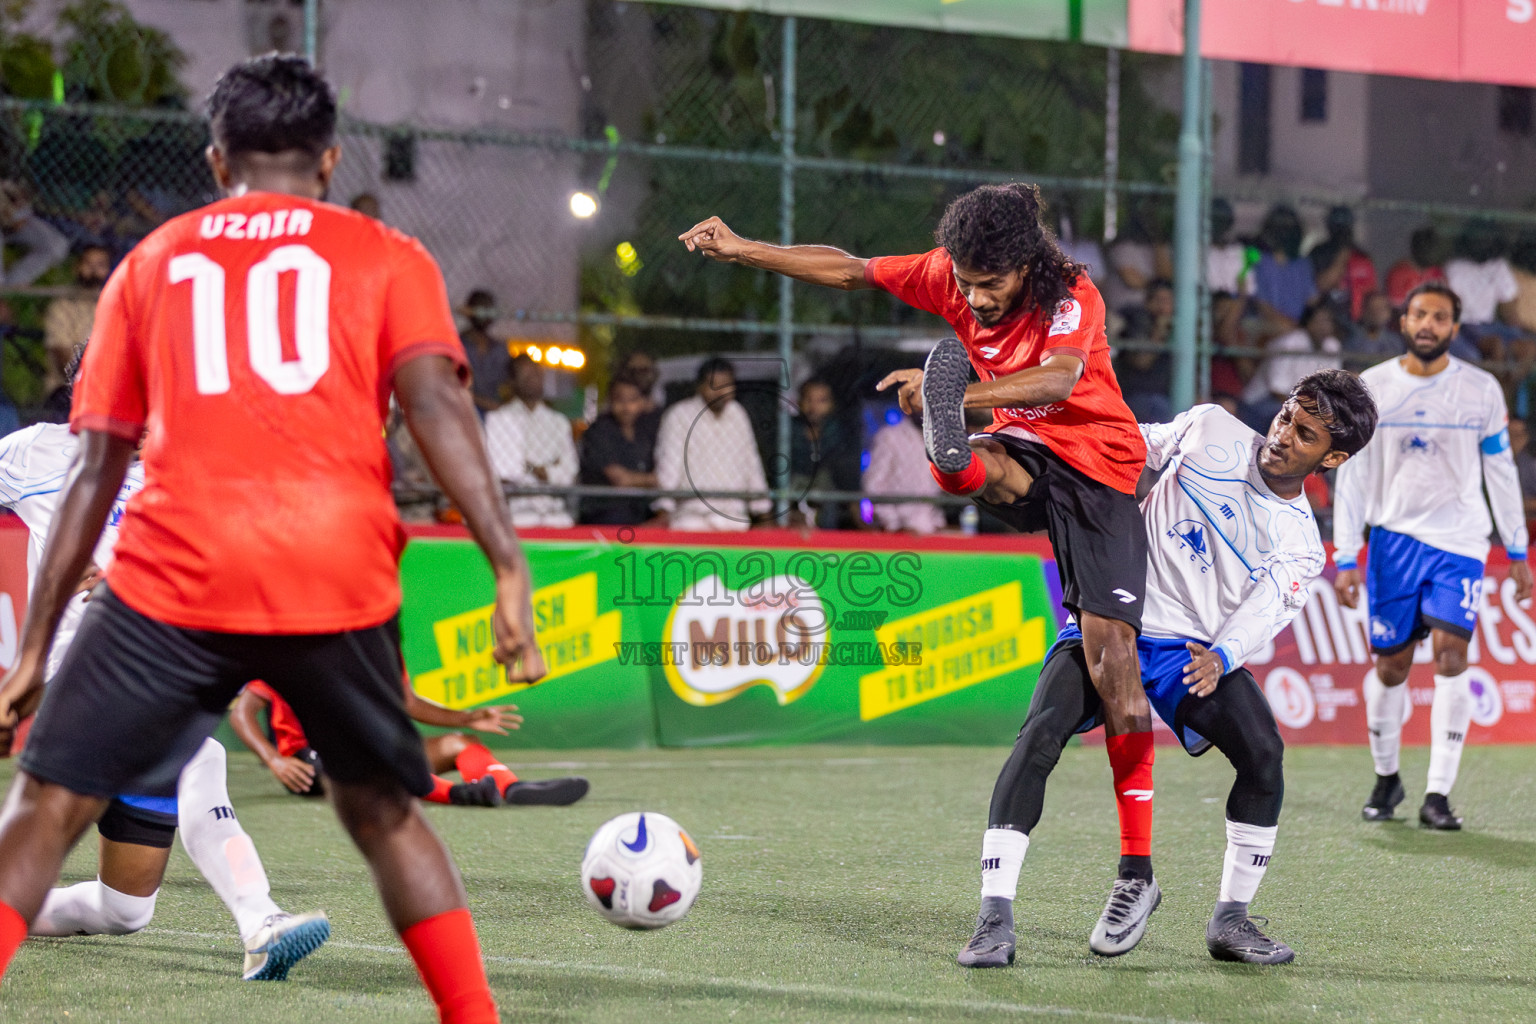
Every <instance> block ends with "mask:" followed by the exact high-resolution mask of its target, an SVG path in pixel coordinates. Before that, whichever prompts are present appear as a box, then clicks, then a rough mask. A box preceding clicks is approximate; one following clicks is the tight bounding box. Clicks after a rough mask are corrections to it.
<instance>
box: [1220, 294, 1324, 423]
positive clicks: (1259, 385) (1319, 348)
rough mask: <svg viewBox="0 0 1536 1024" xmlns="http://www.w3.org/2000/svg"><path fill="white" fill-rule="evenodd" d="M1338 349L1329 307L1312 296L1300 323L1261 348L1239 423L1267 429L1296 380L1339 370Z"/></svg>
mask: <svg viewBox="0 0 1536 1024" xmlns="http://www.w3.org/2000/svg"><path fill="white" fill-rule="evenodd" d="M1342 351H1343V346H1342V345H1340V344H1339V339H1338V333H1337V329H1336V325H1335V324H1334V320H1333V307H1332V306H1331V305H1329V303H1328V302H1327V300H1326V299H1322V298H1320V297H1319V298H1316V299H1314V300H1313V301H1312V302H1311V303H1310V304H1309V305H1308V306H1307V307H1306V309H1304V310H1302V313H1301V326H1299V327H1297V328H1296V329H1295V330H1294V331H1289V332H1287V333H1285V334H1282V335H1280V336H1279V337H1277V338H1272V339H1270V342H1269V344H1268V345H1266V346H1265V347H1264V361H1263V362H1262V363H1260V364H1259V371H1258V372H1257V373H1255V374H1254V375H1253V379H1252V380H1250V381H1249V382H1248V387H1247V389H1246V390H1244V392H1243V406H1244V415H1243V417H1242V419H1243V422H1245V423H1247V424H1248V425H1249V426H1250V427H1252V428H1253V429H1254V430H1258V431H1259V432H1260V433H1262V432H1264V431H1266V430H1268V429H1269V424H1270V422H1271V421H1272V420H1273V419H1274V418H1275V414H1276V413H1278V412H1279V411H1280V407H1281V406H1282V405H1284V404H1285V400H1286V398H1287V397H1289V396H1290V393H1291V388H1293V387H1295V386H1296V382H1297V381H1299V380H1301V378H1303V377H1305V376H1306V375H1307V374H1309V373H1314V372H1316V371H1318V370H1337V369H1340V368H1341V366H1342V364H1343V360H1342V359H1341V358H1340V353H1341V352H1342Z"/></svg>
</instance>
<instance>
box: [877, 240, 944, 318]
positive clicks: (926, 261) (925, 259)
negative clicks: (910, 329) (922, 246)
mask: <svg viewBox="0 0 1536 1024" xmlns="http://www.w3.org/2000/svg"><path fill="white" fill-rule="evenodd" d="M864 280H865V281H867V282H869V283H870V284H871V285H873V286H874V287H876V288H879V289H881V290H882V291H887V292H890V293H891V294H892V295H894V296H896V297H897V298H898V299H900V300H901V301H902V302H905V303H906V304H907V305H909V306H913V307H916V308H917V309H922V310H927V311H928V312H929V313H937V314H938V315H939V316H943V315H944V314H945V313H946V312H947V311H948V310H949V309H950V307H951V306H953V305H954V300H955V298H956V297H957V296H958V289H957V288H956V286H955V278H954V263H953V262H952V261H951V260H950V258H949V253H948V252H947V251H945V250H944V249H933V250H931V251H929V252H925V253H918V254H917V255H915V256H877V257H875V258H874V259H872V260H869V261H867V262H866V263H865V264H864Z"/></svg>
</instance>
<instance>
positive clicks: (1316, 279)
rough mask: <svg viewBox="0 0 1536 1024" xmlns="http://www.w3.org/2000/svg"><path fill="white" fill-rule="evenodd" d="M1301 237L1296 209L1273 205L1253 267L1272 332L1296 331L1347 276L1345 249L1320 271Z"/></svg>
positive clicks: (1256, 293)
mask: <svg viewBox="0 0 1536 1024" xmlns="http://www.w3.org/2000/svg"><path fill="white" fill-rule="evenodd" d="M1301 239H1302V230H1301V217H1300V216H1299V215H1298V214H1297V213H1296V211H1295V210H1294V209H1292V208H1291V207H1289V206H1286V205H1285V204H1283V203H1282V204H1278V205H1276V206H1274V207H1272V208H1271V209H1270V211H1269V213H1268V214H1267V215H1266V216H1265V217H1264V224H1263V226H1262V227H1261V228H1260V229H1259V239H1258V242H1259V250H1260V252H1261V255H1260V257H1259V262H1258V264H1257V265H1256V266H1255V267H1254V268H1253V275H1254V279H1253V287H1254V299H1255V302H1256V303H1257V305H1258V309H1259V313H1260V314H1261V315H1262V316H1263V317H1264V320H1265V322H1266V324H1267V327H1268V331H1269V332H1272V333H1285V332H1290V331H1293V330H1295V329H1296V328H1297V326H1298V325H1299V324H1300V323H1301V317H1302V314H1303V313H1305V312H1306V310H1307V308H1308V306H1309V305H1310V304H1311V302H1312V300H1313V299H1314V298H1316V297H1317V295H1318V294H1319V293H1326V292H1329V291H1332V290H1333V288H1334V287H1335V286H1336V285H1337V284H1338V283H1339V280H1340V279H1341V278H1342V277H1343V276H1344V268H1345V265H1346V263H1347V262H1348V253H1347V252H1346V251H1345V250H1340V251H1339V252H1338V254H1337V255H1336V256H1335V257H1334V262H1333V263H1332V264H1330V265H1329V266H1327V267H1326V268H1324V270H1323V271H1322V272H1321V273H1319V272H1318V271H1317V270H1315V269H1314V268H1313V265H1312V261H1311V260H1304V259H1302V258H1301ZM1265 428H1266V429H1268V424H1267V423H1266V424H1265Z"/></svg>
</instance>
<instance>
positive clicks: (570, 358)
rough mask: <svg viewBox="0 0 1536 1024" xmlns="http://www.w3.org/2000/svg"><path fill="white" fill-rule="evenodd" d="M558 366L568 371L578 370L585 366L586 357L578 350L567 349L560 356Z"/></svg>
mask: <svg viewBox="0 0 1536 1024" xmlns="http://www.w3.org/2000/svg"><path fill="white" fill-rule="evenodd" d="M560 365H561V366H564V367H565V368H566V369H568V370H579V369H581V368H582V367H583V366H585V365H587V357H586V355H585V354H584V353H583V352H582V351H581V350H580V349H575V348H568V349H566V350H565V352H564V353H562V354H561V356H560Z"/></svg>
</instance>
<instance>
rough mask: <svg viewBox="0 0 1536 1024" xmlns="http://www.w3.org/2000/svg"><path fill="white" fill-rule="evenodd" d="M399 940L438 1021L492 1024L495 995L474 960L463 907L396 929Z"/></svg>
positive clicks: (474, 942)
mask: <svg viewBox="0 0 1536 1024" xmlns="http://www.w3.org/2000/svg"><path fill="white" fill-rule="evenodd" d="M400 941H402V942H404V943H405V948H406V949H407V950H409V951H410V954H411V959H412V960H414V961H416V970H418V971H419V972H421V981H422V984H424V985H426V986H427V992H428V993H430V994H431V996H432V1002H433V1003H435V1004H436V1005H437V1016H438V1020H439V1021H441V1022H442V1024H497V1022H498V1021H500V1020H501V1018H500V1017H499V1016H498V1015H497V1013H496V1000H495V999H494V998H492V996H491V984H490V982H489V981H487V980H486V977H485V964H484V963H482V962H481V960H480V940H479V939H478V938H476V937H475V922H474V920H473V919H472V918H471V917H470V916H469V911H468V910H467V909H465V908H463V907H460V908H459V909H458V910H450V911H448V912H447V913H444V914H438V915H437V916H436V917H429V918H427V919H426V920H425V921H417V922H416V923H415V924H413V925H411V926H410V927H409V928H407V929H406V930H405V931H403V932H401V933H400Z"/></svg>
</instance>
